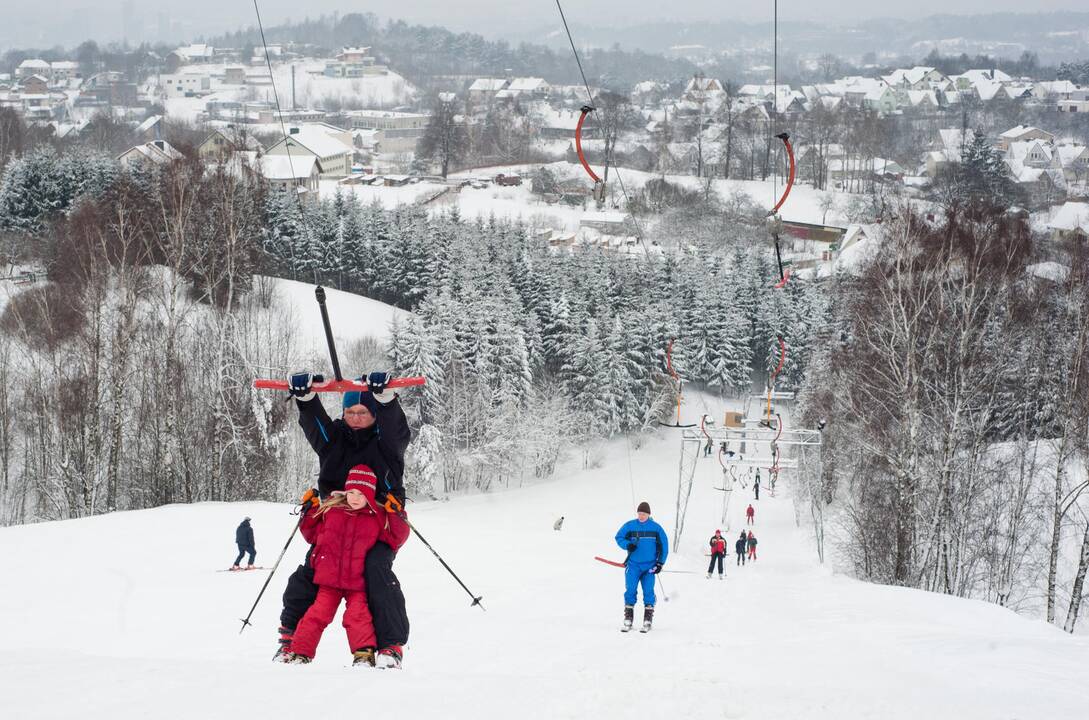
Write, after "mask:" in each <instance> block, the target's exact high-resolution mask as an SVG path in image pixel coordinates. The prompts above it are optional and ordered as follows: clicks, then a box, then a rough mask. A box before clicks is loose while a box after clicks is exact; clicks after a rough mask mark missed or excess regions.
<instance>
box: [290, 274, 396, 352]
mask: <svg viewBox="0 0 1089 720" xmlns="http://www.w3.org/2000/svg"><path fill="white" fill-rule="evenodd" d="M269 281H270V282H272V284H273V286H274V287H275V290H276V295H277V298H278V299H279V300H280V301H281V302H282V303H283V306H284V313H285V315H284V318H285V320H287V319H290V320H292V321H295V320H299V322H297V323H296V325H297V327H298V332H299V335H298V336H297V337H298V339H299V340H300V345H301V347H300V348H299V349H300V350H301V351H303V352H309V354H311V355H316V356H318V357H323V356H324V357H328V354H329V353H328V344H327V343H326V340H325V328H324V326H323V325H322V324H321V321H320V320H319V317H320V316H319V312H320V310H319V309H318V301H317V299H316V298H315V297H314V288H315V287H316V286H315V285H311V284H310V283H304V282H296V281H294V280H283V279H281V278H269ZM325 307H326V308H328V310H329V324H330V325H331V326H332V328H333V338H334V340H335V341H336V343H337V346H338V347H343V346H344V344H346V343H348V342H351V341H353V340H358V339H360V338H364V337H372V338H375V339H376V340H379V341H384V340H385V339H386V338H387V337H388V336H389V328H390V324H391V323H392V322H393V319H394V318H399V319H401V320H405V319H407V318H408V317H409V316H410V314H411V313H409V312H408V311H407V310H400V309H398V308H395V307H393V306H392V305H387V304H386V303H383V302H379V301H377V300H371V299H370V298H367V297H363V296H362V295H356V294H354V293H348V292H341V291H340V290H333V289H332V288H325Z"/></svg>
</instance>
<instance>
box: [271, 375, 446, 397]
mask: <svg viewBox="0 0 1089 720" xmlns="http://www.w3.org/2000/svg"><path fill="white" fill-rule="evenodd" d="M426 384H427V378H425V377H401V378H393V379H392V380H390V381H389V382H388V383H386V387H391V388H400V387H412V386H414V385H426ZM253 386H254V387H255V388H257V389H258V390H283V391H284V392H287V391H288V390H290V389H291V388H290V387H289V385H288V382H287V380H268V379H263V378H258V379H257V380H254V381H253ZM310 389H311V390H313V391H314V392H339V393H343V392H352V391H353V390H358V391H360V392H363V391H365V390H369V389H370V386H369V385H367V383H366V382H365V381H363V380H323V381H321V382H316V383H314V384H313V385H311V386H310Z"/></svg>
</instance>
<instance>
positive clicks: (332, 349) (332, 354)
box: [314, 285, 344, 382]
mask: <svg viewBox="0 0 1089 720" xmlns="http://www.w3.org/2000/svg"><path fill="white" fill-rule="evenodd" d="M314 296H315V297H317V299H318V307H319V308H321V324H322V325H324V326H325V342H327V343H329V359H330V360H332V362H333V375H334V377H336V379H337V381H338V382H339V381H340V380H343V379H344V376H343V375H341V374H340V360H338V359H337V346H336V343H334V342H333V327H332V326H331V325H330V324H329V310H328V308H326V307H325V288H323V287H322V286H321V285H318V286H317V287H316V288H314Z"/></svg>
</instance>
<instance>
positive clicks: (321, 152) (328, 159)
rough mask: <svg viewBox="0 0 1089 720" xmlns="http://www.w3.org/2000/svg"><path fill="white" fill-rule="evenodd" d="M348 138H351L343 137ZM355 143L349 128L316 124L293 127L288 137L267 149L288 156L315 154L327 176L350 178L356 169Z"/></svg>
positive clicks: (322, 175) (272, 153) (269, 151)
mask: <svg viewBox="0 0 1089 720" xmlns="http://www.w3.org/2000/svg"><path fill="white" fill-rule="evenodd" d="M345 136H346V137H347V140H345V139H342V138H344V137H345ZM354 152H355V146H354V143H353V140H352V137H351V133H349V132H348V131H347V130H343V129H341V128H337V127H334V126H332V125H326V124H324V123H320V124H318V123H314V124H306V125H299V126H296V127H289V128H288V134H287V137H285V138H281V139H280V141H279V142H277V143H276V144H275V145H273V146H272V147H270V148H269V149H268V150H267V151H266V156H268V155H285V156H286V155H288V154H290V156H291V157H292V158H305V157H307V156H311V157H314V158H317V159H318V160H319V161H320V165H321V168H320V173H321V177H323V178H342V177H347V176H348V175H350V174H351V172H352V155H353V153H354Z"/></svg>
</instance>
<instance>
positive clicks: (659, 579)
mask: <svg viewBox="0 0 1089 720" xmlns="http://www.w3.org/2000/svg"><path fill="white" fill-rule="evenodd" d="M666 572H670V571H668V570H667V571H666ZM654 578H655V580H656V581H657V583H658V584H659V585H660V586H661V587H662V599H664V600H665V601H666V602H669V593H667V592H666V589H665V583H664V582H662V571H660V570H659V571H658V572H656V573H654Z"/></svg>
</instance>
